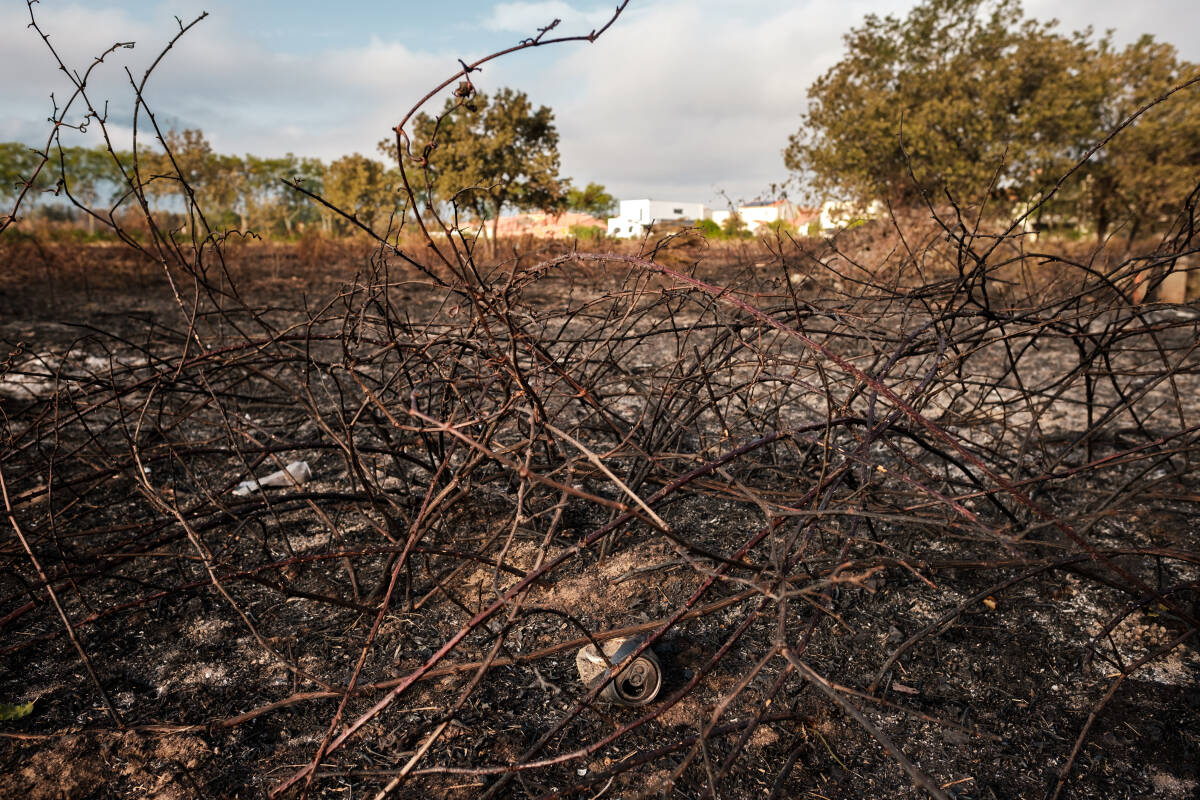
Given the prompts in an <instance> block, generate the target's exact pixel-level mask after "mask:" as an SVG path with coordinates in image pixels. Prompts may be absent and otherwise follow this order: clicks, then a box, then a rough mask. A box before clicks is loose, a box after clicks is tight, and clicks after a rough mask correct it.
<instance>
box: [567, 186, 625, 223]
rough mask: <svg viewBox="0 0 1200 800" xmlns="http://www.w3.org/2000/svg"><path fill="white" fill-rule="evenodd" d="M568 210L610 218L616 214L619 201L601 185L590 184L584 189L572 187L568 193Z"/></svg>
mask: <svg viewBox="0 0 1200 800" xmlns="http://www.w3.org/2000/svg"><path fill="white" fill-rule="evenodd" d="M567 208H569V209H570V210H571V211H579V212H582V213H584V214H591V215H592V216H593V217H600V218H604V217H610V216H612V215H613V214H615V213H616V208H617V199H616V198H615V197H613V196H612V195H611V194H609V193H608V192H607V191H605V189H604V187H603V186H601V185H600V184H598V183H589V184H588V185H587V186H585V187H584V188H582V189H577V188H575V187H571V189H570V190H568V191H567Z"/></svg>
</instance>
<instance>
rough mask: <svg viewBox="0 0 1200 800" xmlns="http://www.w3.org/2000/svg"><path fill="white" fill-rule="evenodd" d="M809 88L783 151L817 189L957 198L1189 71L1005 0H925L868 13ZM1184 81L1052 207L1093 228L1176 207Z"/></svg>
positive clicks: (1060, 164)
mask: <svg viewBox="0 0 1200 800" xmlns="http://www.w3.org/2000/svg"><path fill="white" fill-rule="evenodd" d="M845 41H846V55H845V57H844V58H843V59H842V60H841V61H840V62H839V63H838V64H836V65H835V66H834V67H833V68H831V69H830V70H829V71H828V72H826V73H825V74H824V75H822V76H821V77H820V78H819V79H818V80H817V81H816V82H815V83H814V84H813V85H812V86H811V87H810V89H809V92H808V94H809V98H810V100H811V104H810V107H809V109H808V111H807V113H806V114H805V117H804V126H803V127H802V128H801V130H800V131H798V132H797V133H796V134H794V135H793V136H792V137H791V138H790V140H789V145H788V147H787V149H786V150H785V152H784V159H785V163H786V164H787V166H788V167H789V168H790V169H792V170H794V171H796V172H798V173H800V174H801V175H802V176H804V177H806V178H808V179H809V180H810V182H811V183H812V184H813V186H814V187H815V188H816V190H817V191H818V192H821V193H827V194H837V195H841V196H845V197H848V198H852V199H854V200H870V199H874V198H880V197H889V198H891V199H892V200H893V201H896V202H904V201H906V200H908V201H911V200H914V199H917V198H919V197H924V198H928V199H930V200H931V201H933V202H941V201H943V200H945V199H946V198H947V197H949V198H951V199H953V200H954V201H956V202H959V203H962V204H964V205H968V204H978V203H981V202H985V201H987V200H989V199H1003V200H1005V201H1006V202H1007V203H1008V204H1010V205H1011V202H1012V201H1017V200H1026V199H1028V198H1031V197H1034V196H1036V195H1037V194H1038V193H1039V192H1044V191H1046V190H1048V189H1049V188H1050V187H1051V186H1053V185H1054V183H1055V181H1056V180H1057V179H1058V178H1059V177H1060V176H1062V175H1064V174H1065V173H1066V172H1068V171H1069V170H1070V168H1071V167H1072V166H1073V165H1074V164H1076V163H1077V162H1078V161H1079V160H1080V159H1081V158H1082V157H1083V156H1084V155H1085V154H1086V153H1087V152H1088V151H1089V150H1090V149H1091V147H1092V146H1093V145H1094V144H1095V143H1097V142H1099V141H1100V140H1102V139H1103V138H1104V136H1105V135H1106V134H1107V133H1108V132H1109V131H1110V130H1112V129H1113V128H1114V127H1115V126H1116V125H1117V124H1119V123H1120V122H1121V121H1122V120H1124V119H1125V118H1126V117H1127V116H1128V115H1130V114H1131V113H1132V112H1133V111H1135V110H1137V109H1138V108H1139V107H1140V106H1141V105H1142V104H1144V103H1146V102H1147V101H1148V100H1149V99H1151V98H1154V97H1157V96H1158V95H1160V94H1162V93H1163V92H1164V91H1166V90H1167V89H1169V88H1170V87H1172V86H1174V85H1176V84H1178V83H1179V82H1180V81H1181V80H1183V79H1186V78H1188V77H1190V76H1191V75H1192V74H1193V73H1195V72H1196V71H1197V70H1196V67H1195V66H1193V65H1191V64H1187V63H1186V62H1182V61H1180V60H1179V59H1178V57H1177V54H1176V52H1175V50H1174V48H1172V47H1170V46H1169V45H1164V44H1159V43H1156V42H1154V41H1153V40H1152V39H1150V38H1149V37H1146V38H1144V39H1142V40H1141V41H1139V42H1138V43H1136V44H1134V45H1131V46H1130V47H1129V48H1127V49H1126V50H1125V51H1123V52H1117V51H1115V50H1114V49H1113V48H1112V45H1111V43H1110V41H1109V40H1108V38H1107V37H1105V38H1101V39H1099V40H1098V41H1093V39H1092V34H1091V31H1090V30H1088V31H1084V32H1080V33H1074V34H1070V35H1066V34H1063V33H1060V32H1059V31H1058V30H1057V29H1056V23H1055V22H1050V23H1041V22H1038V21H1036V20H1031V19H1026V18H1025V17H1024V13H1023V11H1022V9H1021V6H1020V3H1019V2H1017V0H994V1H990V0H925V2H923V3H921V4H919V5H917V6H916V7H915V8H913V9H912V11H911V12H910V13H909V15H908V16H907V17H906V18H904V19H897V18H896V17H892V16H887V17H883V18H880V17H878V16H875V15H868V16H867V17H866V19H865V21H864V23H863V24H862V25H861V26H860V27H857V28H854V29H852V30H851V32H850V33H849V34H847V35H846V37H845ZM1197 142H1200V89H1197V88H1196V87H1192V88H1189V89H1186V90H1184V91H1182V92H1180V93H1178V94H1177V95H1175V96H1174V97H1172V98H1171V99H1170V100H1169V101H1168V102H1166V103H1163V104H1162V105H1161V106H1159V107H1158V108H1156V109H1154V110H1153V111H1151V112H1150V113H1149V114H1147V115H1146V116H1145V117H1144V118H1143V119H1141V120H1139V121H1138V122H1137V123H1136V124H1134V125H1133V126H1131V128H1130V129H1129V130H1128V131H1126V132H1125V133H1123V134H1122V135H1121V136H1119V137H1118V138H1117V139H1116V140H1115V141H1114V142H1113V143H1112V144H1111V145H1110V146H1109V147H1108V148H1107V149H1106V150H1105V151H1104V152H1103V153H1101V154H1100V155H1099V156H1098V157H1096V158H1094V159H1093V161H1092V162H1091V163H1090V164H1089V166H1088V168H1087V169H1086V170H1081V171H1080V172H1079V173H1077V179H1076V182H1075V183H1074V184H1072V185H1071V186H1068V187H1066V190H1065V191H1064V192H1063V194H1062V198H1061V200H1060V202H1059V208H1060V209H1061V210H1063V211H1064V212H1065V213H1068V214H1071V215H1074V216H1076V217H1078V216H1080V215H1084V214H1090V215H1092V216H1093V217H1094V220H1095V226H1096V228H1097V230H1098V232H1100V233H1103V232H1104V230H1106V229H1107V227H1108V225H1109V223H1110V222H1111V221H1116V220H1120V221H1123V222H1127V223H1129V224H1130V226H1131V228H1133V229H1137V228H1138V227H1139V226H1140V225H1141V224H1144V223H1146V222H1149V221H1151V220H1153V219H1155V218H1156V215H1158V214H1159V213H1160V210H1161V209H1165V208H1167V207H1170V206H1172V205H1175V206H1177V205H1178V201H1179V199H1180V198H1181V197H1182V196H1183V195H1182V194H1181V192H1183V193H1186V191H1187V190H1188V188H1190V186H1194V185H1195V181H1196V179H1197V170H1198V168H1200V147H1198V146H1197Z"/></svg>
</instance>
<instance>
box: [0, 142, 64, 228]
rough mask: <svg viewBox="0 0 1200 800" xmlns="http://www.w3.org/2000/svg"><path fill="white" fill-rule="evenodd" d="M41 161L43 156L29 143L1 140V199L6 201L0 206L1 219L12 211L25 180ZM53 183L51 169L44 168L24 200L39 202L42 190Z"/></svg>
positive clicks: (32, 202) (31, 202) (31, 203)
mask: <svg viewBox="0 0 1200 800" xmlns="http://www.w3.org/2000/svg"><path fill="white" fill-rule="evenodd" d="M40 161H41V156H39V155H38V154H37V153H35V152H34V151H33V150H32V149H31V148H30V147H29V145H26V144H21V143H20V142H0V201H3V203H4V206H3V207H2V208H0V221H2V220H3V219H4V218H5V217H7V216H8V214H10V213H11V212H12V210H13V208H12V205H13V203H15V202H16V200H17V197H19V196H20V194H21V191H22V189H23V188H24V184H25V181H27V180H29V179H30V177H32V175H33V172H34V170H36V169H37V165H38V162H40ZM53 183H54V179H53V178H50V171H49V170H48V169H43V170H42V172H41V174H40V175H39V176H38V178H37V180H36V181H35V182H34V185H33V188H32V189H31V190H30V192H29V193H28V194H27V195H26V196H25V201H24V202H25V203H26V204H29V205H31V206H32V205H33V204H34V203H36V202H37V200H38V196H39V194H40V193H41V192H42V190H44V189H46V188H48V187H50V186H51V185H53Z"/></svg>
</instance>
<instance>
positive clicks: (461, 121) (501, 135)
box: [380, 89, 568, 238]
mask: <svg viewBox="0 0 1200 800" xmlns="http://www.w3.org/2000/svg"><path fill="white" fill-rule="evenodd" d="M413 138H414V140H415V142H416V147H417V148H418V149H422V150H424V152H427V153H428V154H429V155H428V167H427V176H428V186H427V187H426V188H427V190H428V194H430V195H431V196H432V198H433V200H434V201H435V202H437V203H444V204H449V205H454V206H457V207H459V208H467V209H470V210H471V211H472V212H473V213H475V214H476V216H478V217H480V218H489V217H490V218H491V219H492V220H493V238H494V236H495V230H496V228H495V225H496V221H497V220H498V218H499V216H500V213H501V212H502V211H503V209H504V208H506V207H513V208H517V209H521V210H535V209H536V210H545V211H550V210H555V209H558V208H562V207H563V205H564V203H565V202H566V196H567V186H568V182H567V181H566V180H564V179H563V178H560V177H559V174H558V172H559V156H558V131H557V130H556V129H555V127H554V113H553V112H552V111H551V110H550V109H549V108H548V107H546V106H539V107H538V108H537V109H534V107H533V105H532V104H531V103H530V101H529V98H528V97H527V96H526V95H525V93H524V92H519V91H514V90H512V89H501V90H499V91H498V92H496V93H495V94H493V95H492V96H491V97H489V96H488V95H486V94H479V95H475V96H473V97H471V98H470V100H469V101H466V102H464V100H463V98H461V97H454V98H450V99H448V100H447V101H446V106H445V108H444V109H443V111H442V114H441V115H440V116H438V117H434V116H430V115H429V114H424V113H422V114H419V115H418V116H417V117H416V119H415V120H414V123H413ZM380 147H381V149H384V150H385V151H387V152H394V145H393V144H392V143H390V142H386V141H385V142H383V143H381V144H380Z"/></svg>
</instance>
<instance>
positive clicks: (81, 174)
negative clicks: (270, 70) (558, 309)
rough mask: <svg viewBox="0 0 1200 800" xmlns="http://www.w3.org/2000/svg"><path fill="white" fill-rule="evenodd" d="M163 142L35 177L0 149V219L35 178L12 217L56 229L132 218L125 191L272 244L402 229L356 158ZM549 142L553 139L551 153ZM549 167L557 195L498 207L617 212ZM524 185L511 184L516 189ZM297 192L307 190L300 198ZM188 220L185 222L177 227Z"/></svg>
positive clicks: (192, 137) (375, 179) (23, 155)
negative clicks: (241, 152)
mask: <svg viewBox="0 0 1200 800" xmlns="http://www.w3.org/2000/svg"><path fill="white" fill-rule="evenodd" d="M521 97H523V96H521ZM547 114H548V111H547ZM419 122H422V123H424V122H425V120H423V119H422V120H419ZM450 122H453V120H451V121H450ZM450 122H447V123H445V127H446V128H451V124H450ZM545 126H546V123H544V127H545ZM552 130H553V129H552V127H551V128H550V131H551V132H552ZM543 135H544V134H543ZM164 138H165V140H166V145H167V147H166V148H161V147H156V148H153V149H150V148H147V149H144V150H140V151H139V152H138V154H137V158H136V159H135V158H134V154H133V153H132V152H124V151H114V152H110V151H108V150H106V149H105V148H104V147H94V148H88V147H68V146H62V147H58V146H55V147H54V148H52V149H51V151H50V152H49V154H48V156H49V161H48V162H47V163H46V164H45V165H44V166H43V167H42V169H41V170H40V171H38V165H39V164H41V163H42V160H43V155H42V154H41V153H40V152H38V151H37V150H36V149H35V148H31V147H30V146H28V145H25V144H20V143H17V142H5V143H0V217H3V216H4V215H6V214H8V213H10V211H11V210H12V208H13V204H14V203H15V202H16V200H17V198H18V197H19V195H20V194H21V192H22V190H23V189H24V187H25V186H26V184H27V183H29V182H30V180H31V177H32V176H34V175H35V173H36V177H33V179H32V183H31V184H30V186H29V191H28V192H27V193H26V196H25V198H24V200H23V201H22V203H21V208H20V209H19V213H18V217H19V218H23V219H26V220H34V221H58V222H60V223H66V226H67V227H70V228H74V229H76V230H78V231H87V232H88V233H92V234H95V233H98V232H99V233H103V232H104V231H105V230H106V229H108V227H109V226H108V225H107V224H105V223H106V222H107V221H108V220H109V219H110V214H115V215H116V216H117V218H118V220H119V219H120V217H121V215H122V214H123V213H125V212H128V211H133V210H135V208H136V200H135V198H133V197H132V196H131V192H130V188H129V187H130V186H131V185H138V186H141V187H143V189H144V191H145V195H146V198H147V201H148V202H149V203H151V204H152V205H153V206H154V208H155V210H156V211H158V212H161V213H163V214H172V213H181V212H182V211H183V209H185V208H192V207H197V208H199V209H200V210H201V211H202V212H203V214H204V215H205V219H206V221H207V223H208V226H209V227H210V228H211V229H213V230H226V231H228V230H238V231H253V232H254V233H256V234H258V235H260V236H265V237H272V238H291V237H294V236H297V235H299V234H301V233H304V232H305V231H313V230H317V231H320V232H321V233H323V234H324V235H327V236H337V235H343V234H346V233H349V232H351V231H353V230H355V229H356V228H357V226H356V225H355V224H354V222H352V221H351V220H350V219H348V218H347V215H349V216H352V217H354V218H355V219H357V220H358V221H359V222H361V223H363V224H365V225H367V226H369V227H371V228H373V229H375V230H377V231H379V232H381V233H382V232H384V231H386V230H387V229H388V225H389V221H391V220H396V221H398V218H399V215H401V214H403V213H404V211H405V209H404V208H403V207H402V205H401V202H402V201H401V198H402V197H403V196H404V194H403V193H402V192H400V191H398V189H399V185H400V180H401V178H400V174H399V170H398V169H397V168H396V167H391V168H389V167H388V166H386V165H385V164H384V163H383V162H381V161H378V160H375V159H373V158H368V157H366V156H363V155H361V154H358V153H354V154H352V155H347V156H342V157H341V158H338V159H336V160H334V161H332V162H330V163H325V162H324V161H322V160H321V159H318V158H307V157H301V156H296V155H293V154H291V153H288V154H287V155H285V156H282V157H278V158H262V157H259V156H253V155H245V156H238V155H227V154H223V153H218V152H216V151H214V150H213V148H212V145H211V144H210V143H209V141H208V139H207V138H206V137H205V136H204V133H203V132H202V131H199V130H184V131H171V132H169V133H167V134H166V135H165V137H164ZM487 138H488V131H486V130H481V131H479V132H477V133H476V134H475V141H473V142H471V144H472V145H473V146H475V147H476V148H480V147H482V144H480V143H481V142H486V141H487ZM554 144H556V140H555V141H553V142H552V143H551V149H552V148H553V145H554ZM385 149H386V148H385ZM168 152H169V154H170V155H168ZM522 155H523V154H519V155H518V157H515V158H513V159H510V160H511V161H514V162H515V163H514V164H509V165H507V166H506V169H507V170H508V172H509V173H513V172H519V171H520V170H521V169H523V168H525V167H524V165H523V164H522V163H521V162H522V157H521V156H522ZM390 156H391V160H392V163H394V162H395V151H394V148H393V149H392V152H391V154H390ZM135 162H136V163H135ZM434 166H435V167H437V166H440V163H438V164H435V165H434ZM552 166H553V169H554V171H553V172H550V171H546V175H545V176H544V177H543V182H544V183H545V184H546V185H548V186H550V187H552V188H553V189H554V191H544V192H543V193H542V194H543V195H545V196H544V197H542V196H538V197H532V198H526V197H523V196H521V195H519V194H517V193H516V191H515V189H514V188H512V187H505V188H507V189H508V191H509V195H510V196H508V197H506V198H504V200H505V202H504V203H503V206H507V207H516V208H525V207H534V206H537V207H541V206H546V207H547V208H548V210H552V209H568V210H573V211H582V212H585V213H591V214H595V215H597V216H604V215H605V214H606V213H607V212H608V211H609V210H610V209H611V208H612V207H613V206H614V205H615V201H614V199H613V197H612V196H611V195H609V194H608V193H607V192H606V191H605V190H604V187H603V186H601V185H599V184H595V183H589V184H588V185H587V186H586V187H583V188H575V187H573V186H571V182H570V180H569V179H567V178H562V177H560V176H558V175H557V174H556V173H557V155H556V153H555V155H554V158H553V162H552ZM445 172H446V170H437V169H435V170H434V172H433V175H434V176H435V178H437V177H441V176H442V175H443V174H445ZM456 177H457V178H460V179H462V180H467V179H469V178H474V179H475V180H477V181H480V182H481V185H484V186H489V187H494V186H495V185H496V182H495V179H494V178H493V176H491V175H480V176H474V175H456ZM181 178H182V180H180V179H181ZM522 186H523V184H519V183H517V184H515V187H516V188H518V189H519V188H521V187H522ZM296 187H299V188H301V189H303V190H304V191H297V188H296ZM440 188H441V187H440V186H439V187H438V189H440ZM189 191H190V192H191V193H192V198H190V199H191V200H194V203H192V202H185V198H184V196H183V193H184V192H189ZM491 191H492V192H493V193H494V192H495V191H496V190H495V189H494V188H493V189H492V190H491ZM305 192H307V193H310V194H312V195H317V196H319V197H321V198H322V199H323V200H324V201H325V202H327V203H328V204H330V205H332V206H334V207H336V208H337V209H338V210H339V211H341V212H344V213H337V212H335V211H333V210H331V209H330V208H328V207H327V206H325V205H323V204H321V203H319V202H316V201H314V200H313V198H312V197H310V196H309V194H305ZM423 195H431V196H432V197H433V200H434V202H435V203H441V204H446V203H448V202H449V201H450V198H452V197H454V195H453V194H452V193H451V192H450V190H446V196H445V197H442V196H440V195H439V194H438V191H437V189H435V190H434V191H433V192H429V191H426V192H425V193H423ZM464 196H465V195H463V194H462V193H459V195H458V197H457V198H455V199H456V201H457V202H460V203H462V204H463V205H465V209H464V210H465V211H466V212H467V216H470V217H473V218H476V219H481V218H482V219H487V218H492V217H494V216H495V215H496V214H498V213H500V212H501V210H502V205H501V204H500V203H498V202H496V201H495V200H494V199H491V198H488V199H489V202H484V203H480V202H475V201H474V200H473V199H472V200H471V201H470V202H467V203H463V197H464ZM93 215H95V216H93ZM97 218H99V219H97ZM462 221H463V222H466V220H465V219H464V220H462ZM184 222H185V220H183V219H182V216H181V220H180V223H181V224H183V223H184Z"/></svg>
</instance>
